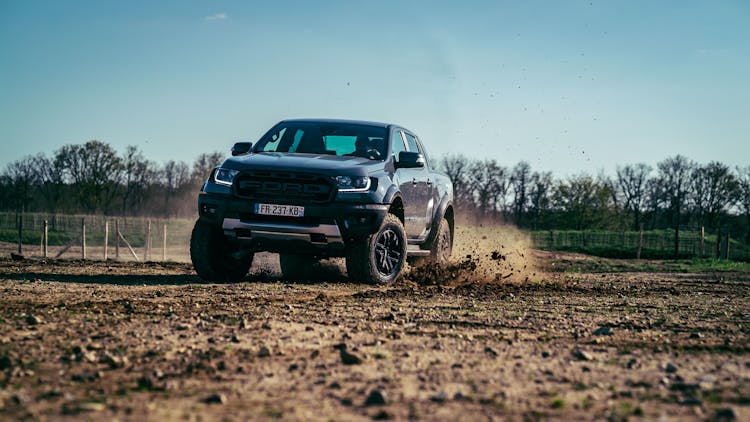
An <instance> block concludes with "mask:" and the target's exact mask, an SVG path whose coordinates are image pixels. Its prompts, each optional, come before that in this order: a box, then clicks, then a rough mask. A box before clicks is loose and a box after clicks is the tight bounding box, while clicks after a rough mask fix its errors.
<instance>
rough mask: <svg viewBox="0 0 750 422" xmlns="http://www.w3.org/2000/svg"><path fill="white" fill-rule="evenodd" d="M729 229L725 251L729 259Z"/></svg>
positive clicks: (725, 256) (725, 255)
mask: <svg viewBox="0 0 750 422" xmlns="http://www.w3.org/2000/svg"><path fill="white" fill-rule="evenodd" d="M729 237H730V236H729V231H727V240H726V248H725V251H724V258H726V259H729V240H730V239H729Z"/></svg>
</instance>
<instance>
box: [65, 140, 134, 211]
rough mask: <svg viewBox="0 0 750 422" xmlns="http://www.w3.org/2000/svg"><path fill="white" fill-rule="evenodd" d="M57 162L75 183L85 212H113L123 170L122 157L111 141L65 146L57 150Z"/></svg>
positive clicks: (76, 191)
mask: <svg viewBox="0 0 750 422" xmlns="http://www.w3.org/2000/svg"><path fill="white" fill-rule="evenodd" d="M55 161H57V162H58V163H59V165H61V166H62V167H63V168H64V169H65V173H66V178H67V179H69V180H70V182H72V183H73V184H74V185H75V191H74V192H75V194H76V196H77V199H78V201H79V202H80V204H81V205H82V206H83V208H84V210H85V211H87V212H91V213H94V212H96V211H97V210H101V211H102V212H104V213H105V214H109V211H110V207H111V205H112V201H113V199H114V198H115V195H116V194H117V190H118V185H119V184H120V182H121V180H122V173H123V167H122V160H121V159H120V157H118V156H117V153H116V152H115V150H114V149H112V147H111V146H110V145H109V144H106V143H104V142H101V141H95V140H94V141H89V142H86V143H85V144H82V145H65V146H63V147H62V148H60V149H59V150H57V152H56V153H55Z"/></svg>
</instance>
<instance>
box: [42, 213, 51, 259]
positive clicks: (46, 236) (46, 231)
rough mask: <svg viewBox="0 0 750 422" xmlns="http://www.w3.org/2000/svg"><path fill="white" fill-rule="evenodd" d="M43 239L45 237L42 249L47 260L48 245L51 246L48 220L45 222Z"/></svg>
mask: <svg viewBox="0 0 750 422" xmlns="http://www.w3.org/2000/svg"><path fill="white" fill-rule="evenodd" d="M42 237H43V239H42V242H43V243H42V244H43V245H44V246H43V247H42V256H44V257H45V258H46V257H47V248H48V245H49V223H48V222H47V220H44V236H42Z"/></svg>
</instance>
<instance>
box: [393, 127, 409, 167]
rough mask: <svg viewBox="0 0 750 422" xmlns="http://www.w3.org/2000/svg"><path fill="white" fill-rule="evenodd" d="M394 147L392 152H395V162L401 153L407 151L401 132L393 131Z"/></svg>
mask: <svg viewBox="0 0 750 422" xmlns="http://www.w3.org/2000/svg"><path fill="white" fill-rule="evenodd" d="M391 143H392V146H391V150H392V151H393V157H394V160H395V161H398V154H399V153H400V152H401V151H406V146H405V145H404V138H403V137H402V136H401V131H400V130H395V131H393V140H392V141H391Z"/></svg>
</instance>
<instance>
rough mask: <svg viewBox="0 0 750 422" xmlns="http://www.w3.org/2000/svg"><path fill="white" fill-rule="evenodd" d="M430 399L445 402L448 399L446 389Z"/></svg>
mask: <svg viewBox="0 0 750 422" xmlns="http://www.w3.org/2000/svg"><path fill="white" fill-rule="evenodd" d="M430 400H431V401H433V402H435V403H445V401H446V400H448V395H447V394H446V393H445V392H444V391H441V392H439V393H437V394H435V395H433V396H432V397H430Z"/></svg>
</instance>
